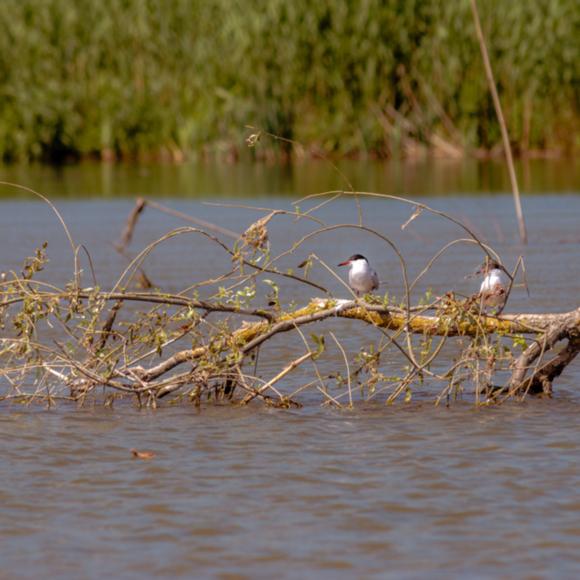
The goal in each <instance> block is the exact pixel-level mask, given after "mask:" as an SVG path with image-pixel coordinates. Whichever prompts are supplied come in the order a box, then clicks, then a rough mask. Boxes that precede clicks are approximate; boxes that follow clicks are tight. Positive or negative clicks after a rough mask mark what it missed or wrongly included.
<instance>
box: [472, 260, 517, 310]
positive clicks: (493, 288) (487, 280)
mask: <svg viewBox="0 0 580 580" xmlns="http://www.w3.org/2000/svg"><path fill="white" fill-rule="evenodd" d="M504 271H505V268H504V267H503V266H502V265H501V264H500V263H498V262H496V261H495V260H489V259H486V260H485V262H484V263H483V264H482V265H481V266H480V268H479V270H477V272H475V274H476V275H477V274H480V275H483V282H482V283H481V286H480V288H479V299H480V303H481V306H482V310H483V309H487V308H494V309H495V310H496V313H497V314H501V312H502V310H503V309H504V307H505V303H506V300H507V288H508V285H509V284H508V283H507V281H506V277H505V275H504Z"/></svg>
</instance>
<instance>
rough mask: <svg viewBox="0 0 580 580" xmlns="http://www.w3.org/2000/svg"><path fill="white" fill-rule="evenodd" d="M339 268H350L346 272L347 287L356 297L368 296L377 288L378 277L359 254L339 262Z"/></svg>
mask: <svg viewBox="0 0 580 580" xmlns="http://www.w3.org/2000/svg"><path fill="white" fill-rule="evenodd" d="M339 266H350V270H349V272H348V285H349V286H350V287H351V288H352V289H353V290H354V292H355V294H356V295H357V296H360V295H361V294H363V295H364V294H368V293H369V292H372V291H373V290H377V289H378V287H379V276H378V274H377V273H376V272H375V270H374V269H373V268H371V266H370V264H369V261H368V260H367V259H366V258H365V257H364V256H361V255H360V254H354V255H353V256H351V257H350V258H349V259H348V260H345V261H344V262H341V263H340V264H339Z"/></svg>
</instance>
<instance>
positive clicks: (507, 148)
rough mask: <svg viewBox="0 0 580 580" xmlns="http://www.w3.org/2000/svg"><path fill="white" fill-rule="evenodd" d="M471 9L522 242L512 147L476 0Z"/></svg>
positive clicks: (522, 224) (525, 237)
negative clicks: (499, 131)
mask: <svg viewBox="0 0 580 580" xmlns="http://www.w3.org/2000/svg"><path fill="white" fill-rule="evenodd" d="M471 11H472V13H473V22H474V23H475V32H476V33H477V39H478V41H479V48H480V50H481V57H482V59H483V65H484V68H485V75H486V77H487V84H488V85H489V91H490V93H491V97H492V99H493V106H494V108H495V113H496V115H497V120H498V122H499V126H500V129H501V137H502V141H503V149H504V153H505V156H506V161H507V166H508V172H509V176H510V182H511V186H512V192H513V196H514V204H515V207H516V216H517V219H518V228H519V232H520V240H521V241H522V243H523V244H526V243H527V242H528V233H527V231H526V222H525V219H524V212H523V211H522V202H521V199H520V188H519V186H518V179H517V176H516V170H515V167H514V160H513V156H512V148H511V144H510V138H509V134H508V130H507V125H506V122H505V119H504V116H503V110H502V108H501V102H500V100H499V95H498V92H497V86H496V84H495V79H494V78H493V69H492V68H491V62H490V60H489V54H488V52H487V45H486V43H485V38H484V36H483V30H482V29H481V22H480V20H479V12H478V10H477V2H476V0H471Z"/></svg>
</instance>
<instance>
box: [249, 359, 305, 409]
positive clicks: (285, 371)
mask: <svg viewBox="0 0 580 580" xmlns="http://www.w3.org/2000/svg"><path fill="white" fill-rule="evenodd" d="M312 356H314V353H313V352H307V353H305V354H303V355H302V356H300V357H298V358H297V359H296V360H293V361H292V362H291V363H290V364H289V365H288V366H286V367H285V368H284V369H283V370H282V371H280V372H279V373H278V374H277V375H276V376H275V377H274V378H272V379H270V380H269V381H268V382H267V383H266V384H265V385H263V386H262V387H260V388H259V389H258V390H257V391H256V392H255V393H252V394H250V395H247V396H246V397H245V398H244V399H243V400H242V402H241V404H242V405H247V404H248V403H249V402H250V401H251V400H252V399H255V398H256V397H257V396H258V395H261V394H263V393H264V392H265V391H267V390H268V389H271V388H272V386H273V385H275V384H276V383H277V382H278V381H281V380H282V379H283V378H284V377H285V376H286V375H288V374H289V373H291V372H292V371H293V370H294V369H295V368H296V367H297V366H300V365H301V364H302V363H303V362H304V361H306V360H308V359H309V358H311V357H312Z"/></svg>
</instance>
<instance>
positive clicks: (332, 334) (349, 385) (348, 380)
mask: <svg viewBox="0 0 580 580" xmlns="http://www.w3.org/2000/svg"><path fill="white" fill-rule="evenodd" d="M329 334H330V336H332V339H333V340H334V342H335V343H336V346H337V347H338V350H340V354H341V355H342V359H343V360H344V366H345V367H346V380H347V386H348V406H349V407H351V408H352V381H351V378H350V366H349V364H348V357H347V356H346V352H345V351H344V348H343V347H342V344H340V342H339V340H338V339H337V338H336V336H335V334H334V332H332V331H331V332H330V333H329Z"/></svg>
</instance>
